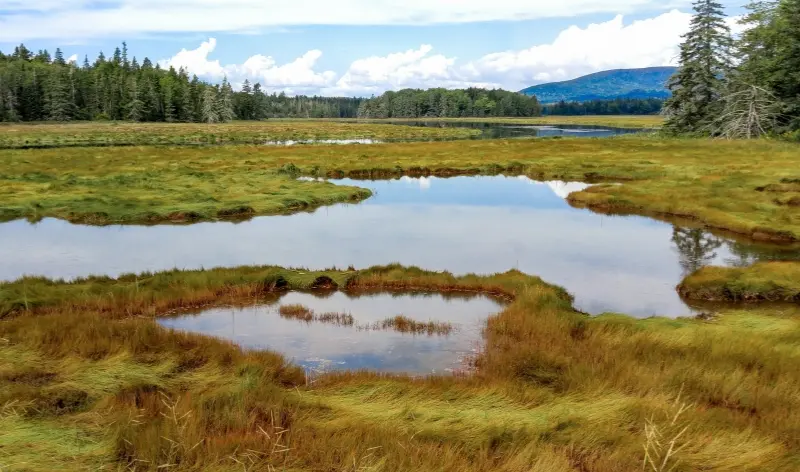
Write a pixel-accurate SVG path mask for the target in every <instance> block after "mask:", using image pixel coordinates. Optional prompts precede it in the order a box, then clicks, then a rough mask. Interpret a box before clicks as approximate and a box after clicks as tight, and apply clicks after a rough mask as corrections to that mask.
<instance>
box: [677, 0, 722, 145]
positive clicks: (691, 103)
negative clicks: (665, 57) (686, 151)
mask: <svg viewBox="0 0 800 472" xmlns="http://www.w3.org/2000/svg"><path fill="white" fill-rule="evenodd" d="M693 7H694V11H695V15H694V17H693V18H692V23H691V28H690V30H689V32H688V33H687V34H686V35H685V36H684V37H683V39H684V41H683V43H682V44H681V48H680V64H679V66H680V69H679V70H678V72H677V73H676V74H675V75H674V76H673V77H672V78H671V79H670V82H669V85H668V86H669V89H670V90H671V91H672V97H671V98H670V99H669V100H667V102H666V104H665V105H664V112H665V114H666V115H667V122H666V124H665V128H666V129H667V130H669V131H671V132H673V133H698V134H710V133H711V127H712V124H713V122H714V120H715V118H716V117H717V116H719V113H720V111H721V108H720V106H721V105H720V97H722V96H723V95H724V93H725V80H726V77H727V76H728V74H729V73H730V71H731V48H732V39H731V36H730V29H729V28H728V26H727V25H726V24H725V15H724V13H723V11H722V5H720V4H719V3H718V2H717V1H715V0H696V1H695V2H694V5H693Z"/></svg>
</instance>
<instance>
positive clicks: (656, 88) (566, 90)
mask: <svg viewBox="0 0 800 472" xmlns="http://www.w3.org/2000/svg"><path fill="white" fill-rule="evenodd" d="M675 71H676V68H675V67H648V68H645V69H618V70H607V71H603V72H596V73H594V74H589V75H586V76H583V77H578V78H577V79H573V80H567V81H565V82H553V83H549V84H541V85H534V86H532V87H528V88H525V89H523V90H520V93H523V94H525V95H535V96H536V97H537V98H538V99H539V102H541V103H554V102H558V101H561V100H565V101H568V102H585V101H589V100H609V99H615V98H667V97H669V91H668V90H667V89H666V83H667V80H669V78H670V76H671V75H672V74H674V73H675Z"/></svg>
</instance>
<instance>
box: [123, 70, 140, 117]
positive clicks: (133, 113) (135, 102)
mask: <svg viewBox="0 0 800 472" xmlns="http://www.w3.org/2000/svg"><path fill="white" fill-rule="evenodd" d="M130 90H131V99H130V101H129V102H128V106H127V113H126V118H127V119H129V120H131V121H142V120H143V119H144V118H145V105H144V102H143V101H142V100H141V98H139V93H140V90H139V86H138V84H137V82H136V78H135V77H134V78H133V79H131V86H130Z"/></svg>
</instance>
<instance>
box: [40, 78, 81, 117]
mask: <svg viewBox="0 0 800 472" xmlns="http://www.w3.org/2000/svg"><path fill="white" fill-rule="evenodd" d="M59 69H60V70H56V71H54V72H53V73H52V74H51V76H50V79H49V81H48V84H47V88H48V92H47V101H46V102H45V106H46V110H47V119H48V120H53V121H69V120H71V119H73V118H74V116H75V103H74V102H73V101H72V98H71V96H70V95H71V94H70V84H69V77H68V76H67V75H66V73H65V71H64V70H61V69H62V68H59Z"/></svg>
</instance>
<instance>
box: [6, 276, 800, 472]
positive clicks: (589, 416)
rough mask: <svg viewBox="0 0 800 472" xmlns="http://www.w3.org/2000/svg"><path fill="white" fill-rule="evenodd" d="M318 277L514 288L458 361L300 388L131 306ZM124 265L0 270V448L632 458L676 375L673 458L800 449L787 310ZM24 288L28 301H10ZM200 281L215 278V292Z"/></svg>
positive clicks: (293, 284)
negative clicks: (605, 306) (602, 307)
mask: <svg viewBox="0 0 800 472" xmlns="http://www.w3.org/2000/svg"><path fill="white" fill-rule="evenodd" d="M322 277H325V279H323V280H325V281H326V283H327V284H330V282H329V281H333V282H334V283H336V284H337V285H338V286H339V287H348V286H350V287H358V286H362V285H363V286H370V287H380V286H386V287H391V286H404V287H425V288H426V290H428V291H431V290H437V289H439V288H442V289H451V290H463V291H464V293H475V292H481V291H482V290H486V291H487V292H488V293H493V292H495V291H500V292H502V293H504V294H506V295H507V296H508V297H509V300H511V303H510V304H509V305H508V306H507V307H506V308H505V309H504V310H503V311H502V312H501V313H499V314H497V315H495V316H492V317H490V319H489V320H488V323H487V326H486V333H485V338H486V339H485V350H484V352H483V353H482V354H481V355H480V356H479V358H478V359H477V371H476V372H475V373H474V374H473V375H471V376H451V377H431V378H423V379H411V378H404V377H402V376H389V377H386V376H379V375H375V374H370V373H363V372H361V373H352V372H350V373H347V372H345V373H332V374H327V375H323V376H321V377H319V378H318V379H317V380H316V381H315V382H314V383H313V384H310V385H307V383H306V379H305V378H304V374H303V372H302V370H300V369H298V368H296V367H294V366H292V365H290V364H289V363H287V362H286V360H284V359H283V358H282V357H281V356H279V355H277V354H274V353H268V352H253V351H245V350H242V349H240V348H239V347H237V346H235V345H233V344H231V343H228V342H224V341H220V340H216V339H212V338H207V337H203V336H198V335H193V334H187V333H181V332H173V331H169V330H167V329H164V328H162V327H160V326H159V325H158V324H157V323H154V322H153V320H152V318H151V317H150V316H142V315H143V314H145V315H146V314H148V313H157V312H158V310H157V309H156V307H159V308H163V307H166V306H173V307H181V306H183V307H184V308H189V307H193V306H196V305H197V304H198V301H205V300H208V301H209V302H213V303H231V302H232V301H233V300H234V299H235V297H240V298H239V299H240V300H246V299H249V300H250V301H251V302H252V301H253V300H258V299H259V298H263V296H264V295H265V294H268V293H270V292H271V291H274V290H281V289H302V288H308V287H310V286H313V285H314V284H315V283H316V282H317V281H318V280H319V279H321V278H322ZM139 280H140V281H141V280H147V282H146V283H140V284H139V286H138V293H137V291H136V282H135V280H134V278H133V277H129V278H128V277H126V278H121V279H116V280H115V279H102V280H100V279H98V280H93V281H91V282H89V281H79V282H75V283H62V282H52V281H45V280H43V279H24V280H21V281H18V282H15V283H11V284H2V285H0V289H2V290H0V300H2V305H0V306H3V307H6V308H5V309H6V311H5V312H4V313H5V317H4V319H3V320H2V321H0V339H2V341H0V405H5V404H10V403H12V402H18V403H19V404H24V405H30V406H29V407H26V408H25V409H24V410H21V409H19V410H14V409H13V408H9V409H8V412H7V413H5V414H4V416H2V417H0V426H1V427H2V429H0V431H2V434H0V444H2V445H3V447H2V448H0V454H2V456H0V459H2V461H3V463H19V462H25V464H26V466H25V467H26V468H27V469H28V470H53V469H57V468H59V467H61V468H63V464H70V466H71V467H73V468H78V469H87V468H94V469H97V468H100V467H105V468H106V469H109V468H111V469H124V468H132V469H134V470H164V468H162V469H158V467H159V466H162V465H170V466H171V467H167V469H169V470H200V469H203V470H226V471H227V470H231V471H233V470H243V469H244V467H246V469H244V470H271V469H270V467H271V468H274V469H275V470H282V469H283V470H326V471H328V470H331V471H333V470H336V471H340V470H376V471H394V470H441V471H444V470H447V471H457V472H458V471H489V470H491V471H495V470H500V471H508V472H523V471H525V472H528V471H530V470H542V471H545V470H563V471H575V470H581V471H591V472H610V471H620V470H639V469H640V468H641V464H642V461H643V453H644V451H643V445H644V442H645V428H644V426H645V424H646V420H647V419H649V418H652V417H653V414H654V413H658V412H661V411H669V408H670V405H672V404H673V402H674V398H675V397H676V395H677V394H678V393H679V392H682V394H683V397H682V398H684V399H685V401H686V402H688V403H691V404H692V405H693V406H692V407H691V408H689V410H688V411H687V412H686V413H685V417H686V418H689V423H690V428H689V429H688V430H687V431H686V433H684V435H683V436H682V437H681V445H683V444H687V446H686V447H684V448H683V449H681V450H680V451H679V453H678V454H676V455H675V456H674V457H673V459H674V462H678V464H679V465H678V467H677V468H676V469H675V470H676V471H690V470H736V471H762V470H770V471H772V470H774V471H795V470H797V468H798V465H799V464H798V457H800V454H798V451H800V440H799V439H798V438H800V435H798V432H800V400H798V399H800V371H798V369H797V368H796V366H797V362H798V361H800V348H798V346H800V334H799V333H800V309H795V310H787V309H781V310H783V311H778V310H775V309H772V308H769V307H765V308H762V309H760V310H756V311H753V310H750V311H737V310H727V311H723V312H722V313H720V316H719V317H717V318H716V319H715V320H714V321H713V322H708V321H702V320H691V319H685V320H666V319H651V320H634V319H630V318H626V317H621V316H603V317H597V318H587V317H585V316H583V315H581V314H579V313H576V312H575V311H574V310H573V309H572V307H571V300H570V298H569V296H568V295H567V294H566V293H565V292H564V291H563V290H561V289H559V288H557V287H553V286H551V285H548V284H545V283H543V282H542V281H541V280H539V279H538V278H535V277H529V276H526V275H524V274H521V273H519V272H514V271H512V272H508V273H505V274H498V275H495V276H491V277H478V276H464V277H453V276H452V275H450V274H446V273H445V274H441V273H439V274H437V273H431V272H425V271H421V270H418V269H413V268H402V267H399V266H388V267H380V268H374V269H370V270H366V271H356V272H334V271H328V272H306V271H304V272H303V273H302V274H300V273H299V272H295V271H288V270H283V269H279V268H240V269H228V270H213V271H187V272H177V271H175V272H168V273H164V274H149V275H147V277H144V276H140V277H139ZM25 290H27V293H28V302H29V305H28V308H27V309H26V308H25V307H24V304H21V303H18V302H17V300H21V299H22V294H23V293H25ZM214 293H221V294H223V295H222V296H221V297H220V298H219V299H217V300H210V299H209V298H208V297H210V294H214ZM458 293H461V292H458ZM167 300H172V301H171V302H170V303H167ZM178 300H181V301H180V302H179V301H178ZM8 307H13V308H12V309H11V310H10V311H9V310H8ZM26 445H27V446H26ZM674 462H673V463H674Z"/></svg>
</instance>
